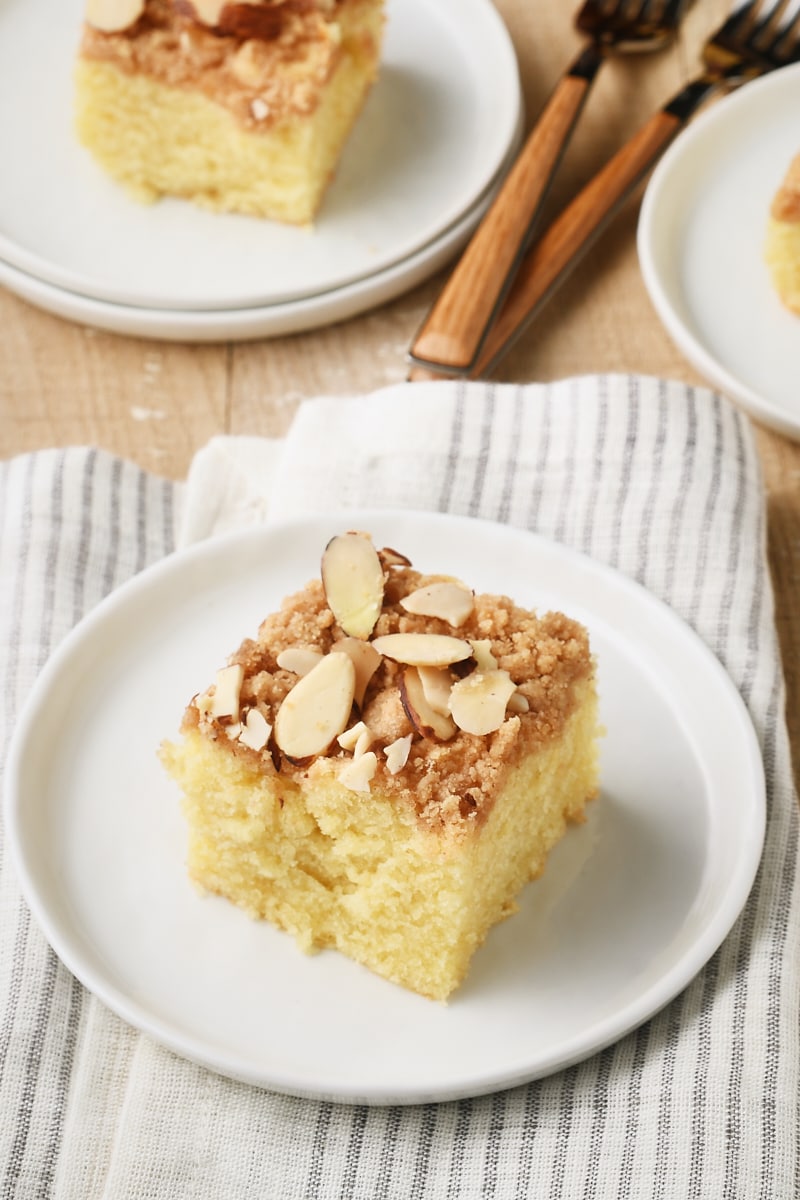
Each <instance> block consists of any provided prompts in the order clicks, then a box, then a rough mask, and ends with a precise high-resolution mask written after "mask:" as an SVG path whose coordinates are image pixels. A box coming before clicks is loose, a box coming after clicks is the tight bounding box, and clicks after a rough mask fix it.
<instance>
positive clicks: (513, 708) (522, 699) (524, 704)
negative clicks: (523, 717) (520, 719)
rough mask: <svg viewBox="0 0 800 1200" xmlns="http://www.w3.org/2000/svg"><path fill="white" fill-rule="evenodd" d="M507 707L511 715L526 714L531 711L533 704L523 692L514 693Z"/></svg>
mask: <svg viewBox="0 0 800 1200" xmlns="http://www.w3.org/2000/svg"><path fill="white" fill-rule="evenodd" d="M506 707H507V708H508V711H509V712H511V713H526V712H530V710H531V702H530V700H529V699H528V697H527V696H525V695H523V693H522V692H514V694H513V695H512V696H511V697H510V698H509V701H508V704H507V706H506Z"/></svg>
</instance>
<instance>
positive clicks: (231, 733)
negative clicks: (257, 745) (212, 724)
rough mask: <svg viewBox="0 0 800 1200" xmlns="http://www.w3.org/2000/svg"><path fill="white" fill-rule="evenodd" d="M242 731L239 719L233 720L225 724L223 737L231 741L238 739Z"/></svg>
mask: <svg viewBox="0 0 800 1200" xmlns="http://www.w3.org/2000/svg"><path fill="white" fill-rule="evenodd" d="M241 732H242V724H241V721H234V722H233V723H232V724H230V725H226V726H225V737H226V738H228V740H229V741H231V742H236V741H238V740H239V734H240V733H241Z"/></svg>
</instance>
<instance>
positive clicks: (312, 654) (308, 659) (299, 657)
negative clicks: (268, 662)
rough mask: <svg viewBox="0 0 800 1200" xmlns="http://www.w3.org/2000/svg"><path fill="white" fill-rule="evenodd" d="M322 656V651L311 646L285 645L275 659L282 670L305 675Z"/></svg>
mask: <svg viewBox="0 0 800 1200" xmlns="http://www.w3.org/2000/svg"><path fill="white" fill-rule="evenodd" d="M321 658H322V651H321V650H315V649H314V647H313V646H287V648H286V649H285V650H281V652H280V654H279V655H278V657H277V658H276V659H275V661H276V663H277V664H278V666H279V667H280V668H281V670H282V671H291V672H292V674H293V675H307V674H308V672H309V671H311V670H313V669H314V667H315V666H316V665H317V663H318V662H319V660H320V659H321Z"/></svg>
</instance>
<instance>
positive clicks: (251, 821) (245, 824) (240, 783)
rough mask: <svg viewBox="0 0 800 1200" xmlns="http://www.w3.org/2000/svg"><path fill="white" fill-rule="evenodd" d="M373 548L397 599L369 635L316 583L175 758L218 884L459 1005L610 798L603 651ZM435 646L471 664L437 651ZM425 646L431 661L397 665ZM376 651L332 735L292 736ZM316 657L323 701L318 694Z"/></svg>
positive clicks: (293, 928)
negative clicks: (482, 958) (501, 939)
mask: <svg viewBox="0 0 800 1200" xmlns="http://www.w3.org/2000/svg"><path fill="white" fill-rule="evenodd" d="M356 537H358V538H361V540H362V541H364V542H365V543H366V544H367V545H369V547H370V548H371V549H372V544H371V542H370V541H369V539H368V538H366V537H365V536H364V535H360V534H348V535H343V537H342V538H340V539H334V542H337V541H343V540H348V539H349V540H352V539H354V538H356ZM373 553H376V557H377V560H378V561H379V562H380V570H381V575H382V585H381V586H382V595H381V599H380V605H379V611H378V613H377V617H376V619H375V624H374V626H373V627H372V629H371V632H370V633H369V635H368V636H367V637H364V636H363V627H362V636H356V637H353V636H352V635H350V634H348V633H347V631H346V630H345V629H343V628H342V625H341V623H340V618H338V617H337V616H336V615H335V614H334V612H333V611H332V609H331V604H330V602H329V598H328V596H329V593H332V592H333V591H334V590H335V589H333V588H326V584H325V583H324V582H323V581H320V580H312V581H311V582H310V583H309V584H308V585H307V586H306V587H305V588H304V589H303V590H302V591H301V592H299V593H297V594H296V595H294V596H292V597H289V598H288V599H287V600H286V601H285V602H284V604H283V606H282V607H281V609H280V610H279V611H278V612H277V613H275V614H273V615H271V616H269V617H268V618H267V619H266V620H265V621H264V622H263V624H262V626H261V628H260V629H259V631H258V636H257V637H256V638H255V639H253V640H250V639H248V640H246V641H245V642H243V643H242V645H241V646H240V648H239V649H238V651H236V653H235V654H233V655H232V656H231V658H230V660H229V662H228V664H227V666H226V667H224V668H223V669H222V671H221V672H220V674H219V675H218V677H217V682H216V684H214V685H212V686H211V687H210V688H209V689H208V690H207V691H206V692H205V693H203V694H201V695H200V696H197V697H195V698H194V699H193V700H192V702H191V703H190V704H189V706H188V708H187V709H186V713H185V715H184V720H183V726H182V736H181V738H180V739H179V740H177V741H176V742H171V743H165V744H164V745H163V746H162V749H161V757H162V761H163V763H164V765H165V766H166V769H167V771H168V772H169V774H170V775H171V776H172V777H173V779H174V780H175V781H177V783H178V784H179V786H180V788H181V791H182V793H183V805H184V811H185V814H186V817H187V821H188V828H189V850H188V865H189V872H190V875H191V877H192V879H193V880H194V881H195V882H196V883H197V884H198V885H199V887H200V888H201V889H203V890H204V891H207V892H212V893H216V894H218V895H221V896H225V897H227V898H228V899H229V900H231V901H233V902H234V903H235V904H237V905H239V906H240V907H241V908H243V909H244V910H245V911H247V912H248V913H250V914H251V915H252V916H254V917H259V918H264V919H266V920H268V921H271V922H272V923H273V924H275V925H277V926H279V927H280V928H281V929H284V930H286V931H288V932H289V933H291V934H293V935H294V937H295V938H296V939H297V941H298V943H299V944H300V946H301V947H302V948H303V949H305V950H309V951H310V950H315V949H320V948H323V947H334V948H336V949H337V950H339V951H340V952H342V953H344V954H346V955H349V956H350V957H351V958H353V959H355V960H356V961H358V962H359V963H362V964H364V965H365V966H366V967H369V968H370V969H371V970H373V971H375V972H377V973H378V974H379V975H381V976H383V977H385V978H386V979H389V980H392V981H393V982H395V983H398V984H400V985H402V986H404V987H407V988H410V989H412V990H414V991H416V992H419V993H421V994H422V995H424V996H428V997H431V998H433V999H438V1000H444V999H446V998H447V997H448V996H449V995H450V993H451V992H452V991H453V990H454V989H455V988H456V987H457V986H458V985H459V984H460V983H461V982H462V980H463V979H464V977H465V976H466V974H467V970H468V967H469V964H470V960H471V958H472V956H473V954H474V952H475V950H476V949H477V948H478V946H479V945H480V944H481V943H482V942H483V940H484V939H485V937H486V935H487V933H488V931H489V929H490V928H491V926H492V925H494V924H495V923H496V922H497V921H500V920H502V919H503V918H505V917H507V916H509V915H510V914H511V913H512V912H514V911H515V908H516V898H517V896H518V894H519V892H520V890H521V889H522V888H523V886H524V885H525V884H526V883H527V882H528V881H529V880H531V879H534V878H536V876H538V875H539V874H540V873H541V871H542V870H543V869H544V866H545V862H546V859H547V855H548V853H549V851H550V850H551V849H552V847H553V846H554V845H555V844H556V843H557V842H558V841H559V839H560V838H561V837H562V836H563V834H564V833H565V830H566V828H567V825H568V823H569V822H571V821H580V820H582V819H583V816H584V809H585V805H586V802H587V801H588V800H589V799H590V798H591V797H593V796H594V795H595V793H596V790H597V778H598V755H597V734H598V726H597V697H596V688H595V672H594V665H593V661H592V657H591V653H590V649H589V644H588V639H587V634H586V631H585V630H584V629H583V627H582V626H580V625H579V624H577V623H576V622H575V621H572V620H570V619H569V618H567V617H566V616H564V615H562V614H559V613H549V614H546V615H543V616H542V617H538V616H537V615H535V614H534V613H531V612H528V611H526V610H523V609H521V608H519V607H518V606H517V605H515V604H514V603H513V602H512V600H510V599H509V598H508V597H505V596H492V595H476V596H473V595H472V593H471V592H470V591H469V589H467V588H465V586H464V585H463V584H461V583H460V582H458V581H454V580H451V579H449V578H448V577H442V576H433V575H421V574H420V573H418V572H417V571H415V570H414V569H413V568H412V567H411V566H410V565H406V563H405V561H403V560H402V556H398V559H399V561H395V560H394V559H393V558H392V557H391V556H394V552H393V551H390V552H387V553H388V554H389V555H390V557H389V558H387V557H384V552H375V551H373ZM323 579H324V575H323ZM448 588H449V589H450V594H449V597H448V603H450V604H451V607H450V608H448V607H447V605H445V607H444V608H443V607H442V606H441V603H440V598H441V596H442V595H444V594H445V593H446V592H447V589H448ZM453 589H461V606H460V607H458V606H459V597H458V595H457V594H456V593H454V591H453ZM454 595H455V601H456V607H457V608H458V612H456V610H455V609H453V608H452V601H453V597H454ZM419 596H422V597H423V599H422V601H421V602H420V601H419V599H418V597H419ZM431 596H433V597H434V599H433V600H430V597H431ZM465 596H466V597H468V599H467V600H466V602H465V603H464V598H465ZM420 604H421V605H422V607H423V608H425V607H427V608H428V609H429V610H430V609H431V608H433V609H435V611H436V613H437V614H439V615H431V614H430V611H428V612H420V611H419V609H420ZM409 606H410V607H409ZM334 607H337V604H336V602H334ZM467 610H468V611H467ZM465 613H466V615H464V614H465ZM454 614H455V615H454ZM341 619H342V620H344V621H345V624H347V619H346V618H341ZM454 621H457V622H458V623H457V624H454V623H453V622H454ZM408 634H410V635H412V637H411V639H410V640H409V639H408V638H407V637H406V636H405V635H408ZM418 635H422V640H421V641H420V638H419V636H418ZM398 636H399V639H400V640H399V642H398ZM430 639H432V641H431V640H430ZM456 643H461V646H462V649H461V650H458V648H457V646H456ZM354 644H356V645H355V651H356V653H354ZM359 645H360V647H361V650H360V651H359ZM398 646H399V647H400V649H398ZM364 647H367V648H368V649H367V651H363V648H364ZM375 650H377V653H371V651H373V652H374V651H375ZM437 653H438V655H439V659H442V658H446V657H447V655H448V654H450V655H452V654H460V656H461V657H460V658H458V660H457V661H450V662H447V663H442V662H441V661H438V665H430V664H429V662H428V659H429V658H430V656H431V655H433V657H436V654H437ZM420 655H422V656H428V659H426V664H422V665H420V664H418V663H417V664H414V663H409V662H404V661H400V660H401V659H402V658H406V659H407V658H419V657H420ZM365 657H366V658H368V659H369V661H368V663H367V665H366V667H365V668H364V666H363V663H362V665H361V666H358V667H357V669H356V667H355V666H354V678H356V682H355V684H354V697H355V699H354V700H353V701H352V702H351V704H350V706H348V697H349V695H350V693H349V692H346V693H345V695H344V699H343V700H342V701H341V702H340V703H339V710H338V712H339V715H338V716H336V717H335V724H328V725H327V726H325V729H324V730H323V732H322V733H321V735H320V737H321V740H322V741H325V740H326V739H329V740H328V741H327V742H326V745H325V747H324V749H322V750H321V751H320V752H319V753H316V754H311V755H309V754H307V753H305V751H306V750H307V749H308V748H309V747H308V745H305V746H304V745H302V744H301V742H300V741H296V742H294V743H293V742H292V738H293V737H295V736H296V737H299V738H300V739H301V741H302V738H303V737H308V736H309V730H311V729H312V728H313V727H314V725H315V722H316V723H317V724H320V723H321V724H323V725H324V724H325V720H326V719H327V717H326V715H325V714H326V712H327V710H324V709H325V704H327V705H328V708H333V707H335V704H334V702H333V701H332V700H331V696H332V695H333V692H334V691H335V687H336V685H335V684H332V683H331V679H332V672H331V668H334V669H335V670H334V672H333V674H335V673H336V672H337V671H338V670H339V669H340V668H341V669H342V670H344V667H343V665H342V664H341V660H342V659H347V660H348V666H349V664H350V660H351V659H352V661H353V663H354V664H358V663H359V662H361V660H362V659H363V658H365ZM332 660H339V663H338V664H337V663H336V662H334V661H332ZM326 671H327V672H328V679H327V681H326V680H325V679H323V676H324V675H325V673H326ZM315 672H316V675H317V676H318V678H319V680H320V681H321V682H320V683H319V685H318V687H317V691H318V692H322V693H324V703H323V709H320V708H319V703H318V702H317V708H316V709H314V708H313V702H312V701H309V699H308V694H309V693H311V692H313V690H314V689H313V686H312V685H313V681H314V678H315ZM365 678H366V680H367V681H366V683H365V682H364V680H365ZM309 681H311V683H309ZM231 683H232V684H233V686H231ZM423 685H424V686H423ZM326 687H327V689H328V690H327V691H325V688H326ZM304 689H305V691H304ZM360 691H361V692H363V695H361V694H360ZM299 693H303V695H301V697H300V703H299V704H298V705H297V706H295V708H293V704H294V697H295V696H297V695H298V694H299ZM215 697H216V698H217V702H216V710H215ZM220 697H222V698H221V699H220ZM287 697H289V699H288V700H287ZM303 704H305V705H306V708H305V709H304V710H303V713H302V714H301V715H302V717H303V719H302V720H301V721H299V722H296V724H297V726H298V728H297V729H296V730H295V729H292V728H291V727H290V722H289V721H288V718H287V719H286V720H284V721H283V724H282V715H281V711H282V709H283V710H284V714H286V713H288V714H289V715H290V716H291V717H292V718H293V719H294V717H295V716H296V715H297V711H296V709H297V710H298V711H299V709H302V706H303ZM309 705H310V707H309ZM345 709H347V712H346V716H345V717H342V715H341V714H342V713H344V711H345ZM323 710H324V711H323ZM215 711H216V712H219V713H220V714H221V715H215ZM254 711H255V712H256V713H257V717H253V716H252V715H251V714H252V713H253V712H254ZM320 713H322V716H321V717H320ZM340 727H341V732H340V733H336V734H333V735H331V730H332V729H339V728H340ZM242 739H244V740H242ZM281 743H283V745H284V746H288V747H289V751H290V752H289V753H287V751H286V750H285V749H283V748H282V746H281Z"/></svg>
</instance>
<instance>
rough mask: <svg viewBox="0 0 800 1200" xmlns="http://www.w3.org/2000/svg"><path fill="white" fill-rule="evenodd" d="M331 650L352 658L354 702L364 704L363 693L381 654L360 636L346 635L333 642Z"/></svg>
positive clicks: (359, 704) (358, 704) (360, 705)
mask: <svg viewBox="0 0 800 1200" xmlns="http://www.w3.org/2000/svg"><path fill="white" fill-rule="evenodd" d="M331 652H332V653H333V652H338V653H340V654H347V655H349V657H350V658H352V660H353V666H354V667H355V669H356V694H355V702H356V704H357V706H358V707H359V708H361V707H362V706H363V704H364V693H365V692H366V690H367V686H368V684H369V681H370V679H372V676H373V675H374V674H375V672H376V671H377V669H378V667H379V666H380V661H381V656H380V654H379V653H378V651H377V650H376V649H375V647H374V646H373V645H372V642H362V641H361V639H360V638H354V637H346V638H342V639H341V641H338V642H334V643H333V645H332V646H331Z"/></svg>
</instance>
